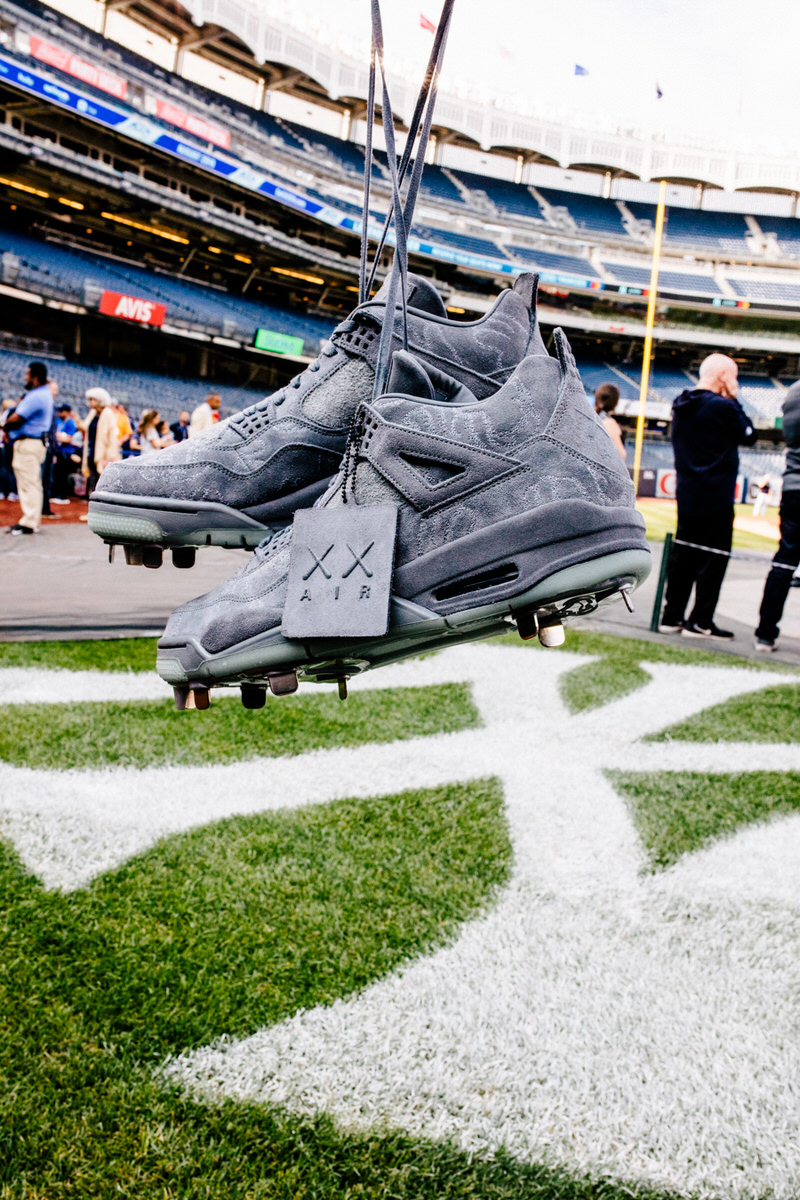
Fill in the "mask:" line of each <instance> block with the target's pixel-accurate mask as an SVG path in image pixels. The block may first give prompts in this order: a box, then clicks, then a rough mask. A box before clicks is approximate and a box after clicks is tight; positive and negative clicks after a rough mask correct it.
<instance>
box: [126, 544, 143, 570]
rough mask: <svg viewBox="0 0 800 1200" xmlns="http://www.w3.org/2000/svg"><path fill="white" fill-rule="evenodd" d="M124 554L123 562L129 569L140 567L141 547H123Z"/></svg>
mask: <svg viewBox="0 0 800 1200" xmlns="http://www.w3.org/2000/svg"><path fill="white" fill-rule="evenodd" d="M122 549H123V552H124V554H125V562H126V563H127V564H128V566H129V567H140V566H141V565H142V547H141V546H123V547H122Z"/></svg>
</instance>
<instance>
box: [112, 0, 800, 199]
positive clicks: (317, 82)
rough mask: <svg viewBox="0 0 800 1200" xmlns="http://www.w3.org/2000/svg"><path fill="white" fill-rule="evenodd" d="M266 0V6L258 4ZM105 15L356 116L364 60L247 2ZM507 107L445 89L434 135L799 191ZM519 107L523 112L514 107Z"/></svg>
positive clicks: (790, 164) (735, 186) (717, 157)
mask: <svg viewBox="0 0 800 1200" xmlns="http://www.w3.org/2000/svg"><path fill="white" fill-rule="evenodd" d="M264 3H265V4H266V3H267V0H264ZM106 9H107V12H111V11H122V12H124V13H126V15H128V16H129V17H131V18H132V19H134V20H136V21H138V22H140V23H142V24H144V25H146V26H147V27H148V28H149V29H151V30H152V31H154V32H155V33H158V34H159V35H161V36H162V37H166V38H168V39H170V40H171V41H172V42H173V44H174V45H175V48H176V57H177V54H178V53H179V52H180V51H181V50H184V51H187V50H190V51H192V52H194V53H196V54H199V55H200V56H202V57H204V58H206V59H208V60H209V61H210V62H213V63H216V64H218V65H220V66H222V67H227V68H229V69H232V70H234V71H237V72H239V73H240V74H244V75H246V76H249V77H251V78H253V79H263V80H264V82H265V86H266V87H267V88H268V89H271V90H284V91H287V92H290V93H291V94H294V95H296V96H298V97H300V98H302V99H305V100H310V101H312V102H314V103H317V104H320V105H323V106H326V107H331V108H335V109H339V110H343V109H350V110H351V112H353V114H354V115H357V114H358V112H359V111H360V110H361V109H362V107H363V103H364V100H365V98H366V95H367V71H366V62H365V58H364V56H363V55H361V56H356V54H355V52H350V53H348V51H347V50H346V49H345V50H343V49H341V47H340V46H331V44H330V43H329V42H328V41H325V40H324V39H323V38H321V37H320V36H319V34H315V31H313V30H312V32H308V33H305V32H303V31H301V30H299V29H298V28H295V27H292V26H290V25H289V24H287V21H286V20H281V19H278V18H277V17H276V16H273V15H271V14H270V12H269V11H266V10H265V8H264V7H263V5H262V6H259V5H258V4H256V3H255V2H254V0H185V2H184V3H179V2H178V0H107V4H106ZM390 87H391V95H392V99H393V104H394V106H395V109H396V116H397V118H398V120H399V121H400V122H401V123H402V122H404V120H405V119H406V118H407V117H408V116H409V115H410V112H411V109H412V106H413V101H414V97H415V91H414V88H413V86H412V85H411V84H410V83H409V82H408V80H407V79H406V78H405V77H403V76H400V75H398V76H396V77H394V78H392V79H391V81H390ZM511 103H512V102H511V101H507V104H506V106H504V105H503V104H502V102H501V101H500V100H498V99H495V100H489V101H487V99H486V98H485V97H483V98H477V95H476V97H475V98H471V97H470V96H469V95H467V94H463V93H459V92H457V91H455V90H451V91H447V90H446V89H445V90H443V91H442V93H441V95H440V100H439V104H438V108H437V117H438V125H439V134H440V136H441V137H443V138H445V139H446V140H447V141H449V142H453V143H455V144H457V145H462V146H467V147H472V148H479V149H482V150H485V151H491V152H493V153H499V154H507V155H513V156H515V157H517V156H520V157H522V159H523V160H525V161H531V162H542V163H547V164H551V165H555V166H560V167H563V168H575V169H581V170H588V171H594V172H600V173H609V174H610V175H612V176H615V177H626V178H630V179H641V180H652V179H661V178H664V179H666V180H667V181H668V182H672V183H681V184H687V183H688V184H700V185H702V186H704V187H711V188H723V189H725V190H726V191H737V190H746V191H772V192H783V193H795V192H799V191H800V156H797V155H792V156H791V157H787V156H786V155H780V154H768V153H766V152H765V151H764V150H763V149H758V148H754V149H752V150H749V151H741V150H738V149H733V150H726V149H719V147H718V146H714V145H711V144H710V138H704V137H702V136H695V137H686V136H684V137H683V138H676V137H675V136H674V135H668V134H667V133H665V132H664V133H661V134H656V135H654V134H653V133H652V130H649V129H635V128H620V126H619V124H618V123H615V122H608V123H607V125H606V126H605V127H604V126H603V124H602V122H601V118H600V117H597V116H593V117H592V118H587V119H586V120H585V121H583V122H582V124H580V125H576V124H575V123H570V122H568V121H566V120H564V119H558V118H557V117H555V116H553V115H552V113H550V114H547V110H545V109H542V112H543V113H545V114H546V115H544V116H537V115H535V113H534V114H533V115H532V114H531V113H525V112H523V111H515V110H514V109H513V108H512V107H511V106H510V105H511ZM519 107H521V106H519Z"/></svg>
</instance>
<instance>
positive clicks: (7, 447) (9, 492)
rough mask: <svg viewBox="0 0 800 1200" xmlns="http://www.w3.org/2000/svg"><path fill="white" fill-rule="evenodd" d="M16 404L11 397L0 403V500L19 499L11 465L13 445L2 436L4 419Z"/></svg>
mask: <svg viewBox="0 0 800 1200" xmlns="http://www.w3.org/2000/svg"><path fill="white" fill-rule="evenodd" d="M16 406H17V402H16V400H11V399H7V400H4V401H3V403H2V404H1V405H0V500H18V499H19V496H18V495H17V481H16V480H15V478H14V469H13V467H12V466H11V457H12V455H13V453H14V447H13V446H12V444H11V442H10V441H8V442H7V441H6V440H5V439H4V437H3V428H4V426H5V423H6V419H7V418H8V416H9V414H10V413H12V412H13V411H14V409H15V408H16Z"/></svg>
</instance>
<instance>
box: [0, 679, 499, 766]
mask: <svg viewBox="0 0 800 1200" xmlns="http://www.w3.org/2000/svg"><path fill="white" fill-rule="evenodd" d="M478 724H479V717H478V712H477V710H476V708H475V706H474V704H473V703H472V699H471V697H470V691H469V687H468V686H467V685H465V684H442V685H441V686H438V687H425V688H393V689H391V690H388V691H380V690H378V691H371V692H355V693H353V694H352V695H351V696H350V697H349V698H348V700H347V702H346V703H345V704H343V703H342V702H341V701H340V700H339V699H338V697H336V696H334V695H332V694H330V693H319V692H318V693H316V694H315V693H314V692H313V691H309V692H308V693H305V694H301V695H297V696H289V697H281V698H280V699H277V698H270V699H269V702H268V703H267V705H266V706H265V707H264V708H263V709H259V710H257V711H255V712H252V711H250V710H248V709H246V708H243V707H242V705H241V703H240V702H239V700H238V699H232V698H231V699H224V700H216V699H215V700H214V701H213V702H212V705H211V707H210V708H209V709H208V710H207V711H205V712H191V711H190V712H182V713H179V712H176V710H175V706H174V704H173V702H172V701H171V700H152V701H143V700H137V701H131V702H129V703H127V704H126V703H122V702H108V703H106V702H103V703H89V704H25V705H22V704H19V705H7V706H5V707H2V708H0V760H3V761H5V762H9V763H13V764H15V765H17V766H27V767H50V768H60V769H62V770H66V769H67V768H70V767H105V766H114V767H120V766H125V767H127V766H132V767H152V766H161V765H163V764H166V763H170V764H177V765H181V766H189V765H199V764H203V763H224V762H242V761H244V760H245V759H252V758H258V757H270V756H275V755H290V754H301V753H303V752H305V751H306V750H316V749H332V748H337V747H340V746H359V745H363V744H364V743H365V742H391V741H395V740H396V739H398V738H412V737H424V736H428V735H430V734H435V733H445V732H450V731H451V730H460V729H468V728H471V727H473V726H475V725H478Z"/></svg>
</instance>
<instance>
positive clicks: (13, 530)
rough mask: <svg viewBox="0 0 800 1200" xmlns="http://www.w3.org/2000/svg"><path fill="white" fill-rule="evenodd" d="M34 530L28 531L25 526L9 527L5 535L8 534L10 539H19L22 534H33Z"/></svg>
mask: <svg viewBox="0 0 800 1200" xmlns="http://www.w3.org/2000/svg"><path fill="white" fill-rule="evenodd" d="M35 532H36V531H35V530H34V529H29V528H28V526H27V525H10V526H9V527H8V529H7V530H6V533H10V534H11V536H12V537H19V536H20V534H23V533H35Z"/></svg>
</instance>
